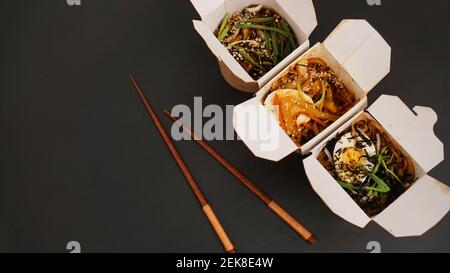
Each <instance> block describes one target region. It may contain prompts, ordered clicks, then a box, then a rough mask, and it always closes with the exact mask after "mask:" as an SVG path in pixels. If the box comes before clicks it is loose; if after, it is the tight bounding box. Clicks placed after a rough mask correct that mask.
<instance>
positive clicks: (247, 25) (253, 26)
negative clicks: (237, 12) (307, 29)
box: [238, 24, 292, 37]
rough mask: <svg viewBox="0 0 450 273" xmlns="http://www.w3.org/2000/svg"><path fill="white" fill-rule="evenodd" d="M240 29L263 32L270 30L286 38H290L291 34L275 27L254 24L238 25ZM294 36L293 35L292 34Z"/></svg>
mask: <svg viewBox="0 0 450 273" xmlns="http://www.w3.org/2000/svg"><path fill="white" fill-rule="evenodd" d="M238 28H254V29H261V30H269V31H275V32H278V33H280V34H282V35H284V36H286V37H289V35H290V34H289V33H287V32H286V31H284V30H281V29H279V28H275V27H268V26H262V25H254V24H240V25H238ZM291 35H292V34H291Z"/></svg>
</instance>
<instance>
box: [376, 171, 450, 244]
mask: <svg viewBox="0 0 450 273" xmlns="http://www.w3.org/2000/svg"><path fill="white" fill-rule="evenodd" d="M449 210H450V188H449V187H447V186H446V185H445V184H443V183H441V182H439V181H438V180H436V179H434V178H433V177H430V176H428V175H425V176H423V177H421V178H420V179H418V180H417V181H416V182H414V184H413V185H412V186H411V188H409V189H408V190H407V191H406V192H405V193H404V194H403V195H401V196H400V197H399V198H398V199H397V200H395V202H394V203H392V204H391V205H390V206H389V207H387V208H386V209H385V210H384V211H383V212H381V213H380V214H378V215H377V216H375V218H374V221H375V222H376V223H378V224H379V225H380V226H382V227H383V228H384V229H386V230H387V231H388V232H389V233H391V234H392V235H394V236H396V237H407V236H420V235H423V234H424V233H425V232H426V231H428V230H429V229H430V228H432V227H433V226H435V225H436V224H437V223H438V222H439V221H440V220H441V219H442V218H443V217H444V216H445V215H447V213H448V211H449Z"/></svg>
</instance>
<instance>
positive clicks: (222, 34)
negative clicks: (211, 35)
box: [218, 25, 230, 42]
mask: <svg viewBox="0 0 450 273" xmlns="http://www.w3.org/2000/svg"><path fill="white" fill-rule="evenodd" d="M228 31H230V26H229V25H227V26H226V27H225V29H224V30H223V31H222V33H220V35H219V37H218V39H219V41H220V42H223V39H225V37H226V36H227V35H228Z"/></svg>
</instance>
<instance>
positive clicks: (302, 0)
mask: <svg viewBox="0 0 450 273" xmlns="http://www.w3.org/2000/svg"><path fill="white" fill-rule="evenodd" d="M278 2H279V3H280V4H281V5H283V7H284V8H285V9H286V12H287V13H288V14H289V16H290V17H291V18H292V19H294V20H295V21H296V22H297V24H298V25H299V26H300V28H301V29H302V31H303V33H304V34H305V35H306V37H309V35H311V32H313V30H314V29H315V28H316V27H317V16H316V10H315V9H314V4H313V1H312V0H278Z"/></svg>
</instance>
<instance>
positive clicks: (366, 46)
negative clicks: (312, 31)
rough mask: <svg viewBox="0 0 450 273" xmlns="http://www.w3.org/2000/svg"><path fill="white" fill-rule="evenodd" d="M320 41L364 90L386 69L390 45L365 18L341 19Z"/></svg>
mask: <svg viewBox="0 0 450 273" xmlns="http://www.w3.org/2000/svg"><path fill="white" fill-rule="evenodd" d="M323 44H324V45H325V47H326V48H327V49H328V50H329V51H330V53H331V54H332V55H333V56H334V57H335V58H336V60H337V61H338V62H339V63H341V64H342V66H343V67H344V68H345V69H346V70H347V71H348V72H349V73H350V75H351V76H352V78H353V79H354V80H355V81H356V82H357V83H358V84H359V86H361V88H362V89H363V90H364V91H365V92H366V93H368V92H369V91H370V90H372V89H373V88H374V87H375V85H376V84H377V83H379V82H380V81H381V80H382V79H383V78H384V77H385V76H386V75H387V74H388V73H389V71H390V67H391V47H390V46H389V44H388V43H387V42H386V41H385V40H384V39H383V37H382V36H381V35H380V34H379V33H378V32H377V31H376V30H375V29H374V28H373V27H372V26H371V25H370V24H369V23H368V22H367V21H366V20H343V21H342V22H341V23H340V24H339V25H338V26H337V27H336V29H335V30H334V31H333V32H332V33H331V34H330V35H329V36H328V38H327V39H326V40H325V41H324V43H323Z"/></svg>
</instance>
